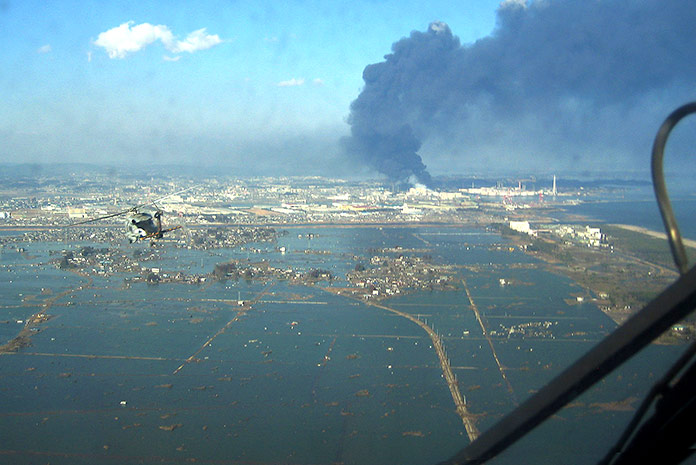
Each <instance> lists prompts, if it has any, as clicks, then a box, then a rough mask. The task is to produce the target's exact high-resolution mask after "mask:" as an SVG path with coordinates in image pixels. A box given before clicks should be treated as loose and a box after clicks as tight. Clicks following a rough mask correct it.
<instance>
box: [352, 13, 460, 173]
mask: <svg viewBox="0 0 696 465" xmlns="http://www.w3.org/2000/svg"><path fill="white" fill-rule="evenodd" d="M459 49H460V43H459V40H458V39H457V38H456V37H454V36H452V32H451V31H450V29H449V27H448V26H447V25H446V24H444V23H439V22H436V23H432V24H431V25H430V27H429V28H428V30H427V31H426V32H425V33H422V32H417V31H414V32H412V33H411V36H410V38H408V39H403V40H401V41H400V42H397V43H395V44H394V45H393V46H392V52H393V53H391V54H389V55H387V56H385V57H384V58H385V61H383V62H381V63H376V64H372V65H368V66H367V67H366V68H365V70H364V71H363V80H364V81H365V87H364V88H363V91H362V92H361V93H360V95H359V96H358V98H357V99H356V100H355V101H353V103H352V104H351V106H350V110H351V113H350V116H349V118H348V122H349V123H350V125H351V137H349V138H347V139H345V140H344V141H343V142H344V147H345V148H346V149H347V151H348V152H349V153H350V154H352V155H354V156H356V157H358V158H360V159H362V160H364V161H365V162H366V163H368V164H369V165H371V166H372V167H374V168H375V169H376V170H377V171H379V172H380V173H382V174H385V175H386V176H387V177H388V178H389V179H391V180H393V181H407V180H409V179H411V180H412V178H413V177H414V176H415V178H416V179H417V180H418V181H419V182H421V183H424V184H428V183H430V180H431V179H430V174H429V173H428V171H427V169H426V167H425V165H424V164H423V161H422V160H421V157H420V156H419V155H418V153H417V152H418V150H419V149H420V147H421V142H420V140H419V137H418V135H417V134H416V131H414V125H416V124H417V123H418V121H419V120H420V119H421V118H422V117H423V115H427V114H428V113H430V109H435V108H436V107H437V101H438V99H439V98H440V96H439V95H437V93H436V92H437V87H438V84H437V83H438V81H439V80H440V79H441V76H442V72H443V71H444V66H443V65H444V64H445V63H444V61H443V60H447V58H448V57H449V56H450V55H453V54H456V53H458V51H459ZM419 70H427V72H426V73H425V74H423V73H421V72H419Z"/></svg>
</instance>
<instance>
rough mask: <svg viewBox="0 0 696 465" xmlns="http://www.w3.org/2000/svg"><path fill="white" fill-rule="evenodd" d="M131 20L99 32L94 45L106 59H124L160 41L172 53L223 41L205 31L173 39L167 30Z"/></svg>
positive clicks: (160, 26) (162, 26) (196, 48)
mask: <svg viewBox="0 0 696 465" xmlns="http://www.w3.org/2000/svg"><path fill="white" fill-rule="evenodd" d="M133 24H134V23H133V21H128V22H127V23H123V24H121V25H120V26H118V27H115V28H112V29H109V30H108V31H106V32H102V33H101V34H99V36H98V37H97V40H95V41H94V44H95V45H97V46H99V47H102V48H104V50H106V52H107V53H108V54H109V58H125V57H126V55H128V54H129V53H134V52H137V51H139V50H141V49H143V48H145V47H147V46H148V45H150V44H151V43H153V42H155V41H157V40H159V41H161V42H162V44H163V45H164V47H165V48H166V49H167V50H169V51H170V52H172V53H181V52H189V53H193V52H196V51H198V50H205V49H208V48H210V47H213V46H215V45H217V44H219V43H221V42H222V40H221V39H220V37H219V36H218V35H217V34H214V35H211V34H206V32H205V28H203V29H198V30H197V31H193V32H192V33H190V34H189V35H188V36H187V37H186V39H184V40H176V39H175V37H174V34H172V31H171V30H170V29H169V27H167V26H164V25H161V24H160V25H157V26H153V25H152V24H149V23H142V24H136V25H133Z"/></svg>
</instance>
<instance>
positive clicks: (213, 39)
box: [163, 28, 222, 53]
mask: <svg viewBox="0 0 696 465" xmlns="http://www.w3.org/2000/svg"><path fill="white" fill-rule="evenodd" d="M163 42H164V41H163ZM220 43H222V40H221V39H220V36H218V35H217V34H206V33H205V28H202V29H198V30H197V31H193V32H192V33H190V34H189V35H188V36H186V39H185V40H177V41H176V43H173V44H167V43H166V42H164V46H165V47H167V50H169V51H170V52H172V53H181V52H189V53H193V52H196V51H198V50H206V49H209V48H210V47H214V46H215V45H218V44H220Z"/></svg>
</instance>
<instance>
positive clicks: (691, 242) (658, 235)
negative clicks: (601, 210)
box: [610, 224, 696, 249]
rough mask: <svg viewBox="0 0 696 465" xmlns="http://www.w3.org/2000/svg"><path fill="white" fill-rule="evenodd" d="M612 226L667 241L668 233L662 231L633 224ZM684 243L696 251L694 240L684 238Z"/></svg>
mask: <svg viewBox="0 0 696 465" xmlns="http://www.w3.org/2000/svg"><path fill="white" fill-rule="evenodd" d="M610 226H616V227H617V228H621V229H625V230H627V231H633V232H637V233H641V234H644V235H646V236H650V237H653V238H655V239H664V240H667V233H665V232H660V231H653V230H651V229H647V228H643V227H642V226H634V225H632V224H611V225H610ZM682 242H684V245H685V246H686V247H691V248H692V249H696V241H695V240H693V239H685V238H683V237H682Z"/></svg>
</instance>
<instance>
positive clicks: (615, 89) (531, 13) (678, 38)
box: [343, 0, 696, 184]
mask: <svg viewBox="0 0 696 465" xmlns="http://www.w3.org/2000/svg"><path fill="white" fill-rule="evenodd" d="M694 24H696V8H694V7H693V5H691V4H690V2H685V1H683V0H641V1H629V0H626V1H622V0H593V1H580V0H543V1H542V0H538V1H535V2H525V1H524V0H506V1H504V2H502V3H501V6H500V8H499V9H498V11H497V26H496V28H495V30H494V31H493V33H492V34H491V35H490V36H488V37H485V38H483V39H480V40H478V41H476V42H475V43H473V44H467V45H462V44H461V43H460V41H459V39H458V38H457V37H456V36H454V35H453V34H452V32H451V30H450V28H449V27H448V26H447V25H446V24H445V23H441V22H434V23H432V24H431V25H430V26H429V28H428V29H427V31H425V32H419V31H414V32H412V33H411V34H410V36H409V37H406V38H403V39H401V40H399V41H398V42H396V43H394V44H393V45H392V53H390V54H389V55H386V56H385V60H384V61H383V62H380V63H376V64H371V65H368V66H367V67H366V68H365V70H364V72H363V79H364V82H365V85H364V88H363V90H362V92H361V93H360V95H359V96H358V98H357V99H356V100H355V101H353V103H352V104H351V107H350V116H349V118H348V122H349V123H350V125H351V136H350V137H348V138H346V139H345V140H344V141H343V142H344V148H345V149H346V151H347V152H348V153H349V154H351V155H352V156H353V157H355V158H357V159H359V160H362V161H363V162H365V163H367V164H368V165H370V166H372V167H373V168H375V169H376V170H378V171H379V172H380V173H383V174H385V175H386V176H387V177H389V178H390V179H392V180H396V181H403V180H406V179H408V178H410V177H412V176H415V177H416V178H418V180H419V181H420V182H423V183H426V184H427V183H428V182H429V174H428V171H427V170H426V167H425V165H424V164H423V161H422V159H421V155H423V156H424V157H425V158H426V159H427V160H428V163H429V164H430V165H431V168H432V167H437V168H439V169H440V170H441V171H447V170H452V169H466V168H468V167H469V168H470V167H478V168H482V167H497V168H501V167H508V168H522V167H524V168H529V167H542V168H543V167H551V168H554V169H555V168H556V167H561V168H563V167H573V166H576V167H577V166H586V167H589V168H591V167H594V168H597V167H599V166H601V165H600V163H603V164H607V163H611V164H612V168H617V166H618V164H620V163H621V162H623V164H624V166H627V167H630V166H632V165H635V164H636V163H635V160H636V156H637V155H639V156H645V154H646V153H647V152H648V151H649V147H650V145H651V140H652V137H653V136H654V132H655V130H656V128H657V127H658V126H659V124H660V122H661V121H662V119H664V117H665V116H666V115H667V114H668V113H669V112H670V111H671V110H672V109H674V108H675V107H676V106H679V105H681V104H682V103H685V102H686V101H688V100H692V99H694V98H695V97H696V33H694V32H693V31H694ZM419 154H421V155H419ZM646 166H647V165H646Z"/></svg>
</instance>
